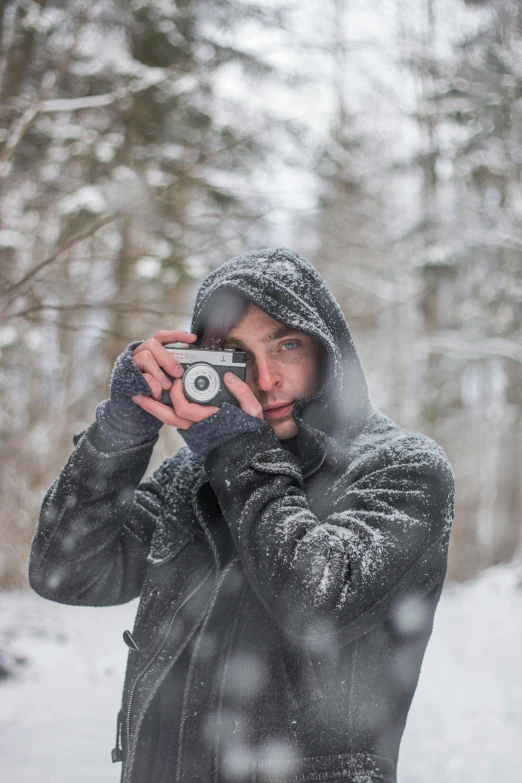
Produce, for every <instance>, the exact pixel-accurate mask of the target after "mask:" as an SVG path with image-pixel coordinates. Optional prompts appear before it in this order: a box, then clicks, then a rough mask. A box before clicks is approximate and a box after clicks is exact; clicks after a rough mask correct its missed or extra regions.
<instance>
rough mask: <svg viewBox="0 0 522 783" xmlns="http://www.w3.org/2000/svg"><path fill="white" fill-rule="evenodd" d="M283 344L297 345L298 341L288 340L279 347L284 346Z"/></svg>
mask: <svg viewBox="0 0 522 783" xmlns="http://www.w3.org/2000/svg"><path fill="white" fill-rule="evenodd" d="M285 345H299V343H297V342H295V341H294V340H289V341H288V342H287V343H283V345H282V346H281V347H282V348H284V347H285Z"/></svg>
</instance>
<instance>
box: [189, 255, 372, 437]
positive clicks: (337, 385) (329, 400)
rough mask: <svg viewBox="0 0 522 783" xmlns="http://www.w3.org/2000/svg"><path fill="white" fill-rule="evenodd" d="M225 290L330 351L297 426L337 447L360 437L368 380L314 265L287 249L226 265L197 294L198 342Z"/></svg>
mask: <svg viewBox="0 0 522 783" xmlns="http://www.w3.org/2000/svg"><path fill="white" fill-rule="evenodd" d="M223 288H227V289H232V290H235V291H239V292H240V293H242V294H243V295H244V296H245V297H246V298H247V299H249V300H250V301H251V302H253V303H254V304H256V305H257V306H258V307H260V308H261V309H262V310H264V311H265V312H266V313H268V315H270V316H271V317H272V318H274V319H275V320H276V321H279V322H280V323H282V324H285V325H286V326H289V327H291V328H293V329H297V330H299V331H301V332H304V333H306V334H308V335H311V336H312V337H314V338H316V339H317V340H319V342H320V343H322V345H323V346H324V348H325V349H326V353H327V371H326V377H325V381H324V383H323V385H322V387H321V388H320V389H319V390H318V391H316V392H315V393H314V394H312V395H309V396H308V397H303V398H302V399H301V400H299V401H298V402H297V403H296V404H295V405H294V408H293V411H292V415H293V418H294V420H295V422H296V424H297V425H298V427H300V428H304V429H305V430H308V431H310V432H311V431H314V430H315V431H316V434H319V433H323V434H324V435H326V436H328V437H330V438H333V439H334V440H335V441H337V442H342V441H344V439H345V438H351V437H353V436H354V435H355V434H357V432H359V431H360V429H361V428H362V426H363V425H364V423H365V421H366V419H367V417H368V415H369V413H370V410H371V407H372V403H371V401H370V398H369V394H368V387H367V383H366V378H365V376H364V372H363V369H362V366H361V362H360V360H359V357H358V355H357V351H356V350H355V346H354V343H353V340H352V336H351V334H350V329H349V327H348V324H347V323H346V319H345V317H344V315H343V313H342V311H341V308H340V307H339V304H338V303H337V301H336V299H335V297H334V296H333V294H332V293H331V291H330V290H329V288H328V286H327V285H326V283H325V281H324V280H323V278H322V277H321V275H320V274H319V272H317V270H316V269H315V268H314V267H313V266H312V264H311V263H310V262H309V261H307V260H306V259H305V258H303V257H302V256H301V255H299V254H298V253H295V252H293V251H292V250H288V249H287V248H285V247H280V248H276V249H270V248H269V249H266V248H265V249H262V250H258V251H255V252H252V253H247V254H245V255H241V256H237V257H236V258H233V259H231V260H230V261H226V262H225V263H224V264H222V265H221V266H220V267H218V268H217V269H215V270H213V271H212V272H211V273H210V274H209V275H208V276H207V277H206V278H205V279H204V280H203V282H202V284H201V286H200V288H199V291H198V293H197V296H196V302H195V305H194V313H193V317H192V325H191V332H193V333H194V334H197V335H198V338H200V337H201V332H202V323H203V315H204V313H205V310H206V308H207V307H208V305H209V302H210V301H211V298H212V297H213V295H214V294H215V293H216V291H218V290H220V289H223ZM317 431H319V432H317Z"/></svg>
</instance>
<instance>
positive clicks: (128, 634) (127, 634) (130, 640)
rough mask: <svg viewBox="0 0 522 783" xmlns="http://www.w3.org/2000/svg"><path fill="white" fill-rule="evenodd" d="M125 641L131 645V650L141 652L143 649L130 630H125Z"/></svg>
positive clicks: (128, 645)
mask: <svg viewBox="0 0 522 783" xmlns="http://www.w3.org/2000/svg"><path fill="white" fill-rule="evenodd" d="M123 641H124V642H125V644H126V645H127V647H129V648H130V649H131V650H134V651H135V652H141V649H140V648H139V647H138V645H137V643H136V641H135V639H134V637H133V635H132V634H131V632H130V631H124V632H123Z"/></svg>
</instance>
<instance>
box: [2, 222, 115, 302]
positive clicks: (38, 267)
mask: <svg viewBox="0 0 522 783" xmlns="http://www.w3.org/2000/svg"><path fill="white" fill-rule="evenodd" d="M120 217H124V215H123V213H122V214H119V213H112V214H110V215H106V216H105V217H102V218H100V219H99V220H97V221H96V222H95V223H93V225H92V226H91V227H90V228H87V229H85V231H82V232H81V233H79V234H75V236H73V237H71V238H70V239H69V240H68V241H67V242H65V243H64V244H63V245H61V246H60V247H59V248H58V249H57V250H56V251H55V252H54V253H53V254H52V255H50V256H48V257H47V258H45V259H44V260H43V261H40V263H39V264H37V265H36V266H34V267H33V268H32V269H30V270H29V272H27V273H26V274H25V275H24V276H23V277H22V278H21V279H20V280H18V282H17V283H13V284H12V285H11V286H9V287H8V288H6V289H4V291H2V293H3V294H5V295H7V296H9V295H10V294H12V293H13V291H17V290H18V289H19V288H21V287H22V286H23V285H25V283H27V282H28V281H29V280H30V279H31V278H32V277H34V276H35V275H36V274H38V272H40V271H41V270H42V269H44V268H45V267H46V266H49V264H52V262H53V261H55V260H56V259H57V258H58V256H61V255H62V253H66V252H67V250H70V249H71V248H72V247H74V246H75V245H77V244H78V243H79V242H82V241H83V240H84V239H87V238H88V237H90V236H92V235H93V234H95V233H96V232H97V231H99V230H100V228H103V227H104V226H107V225H108V224H109V223H113V222H114V221H115V220H117V219H118V218H120Z"/></svg>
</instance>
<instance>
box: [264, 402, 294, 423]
mask: <svg viewBox="0 0 522 783" xmlns="http://www.w3.org/2000/svg"><path fill="white" fill-rule="evenodd" d="M293 404H294V403H293V402H289V403H288V405H281V406H280V407H278V408H267V409H265V410H264V411H263V414H264V417H265V419H283V418H284V417H285V416H288V414H289V413H290V411H291V410H292V407H293Z"/></svg>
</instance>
